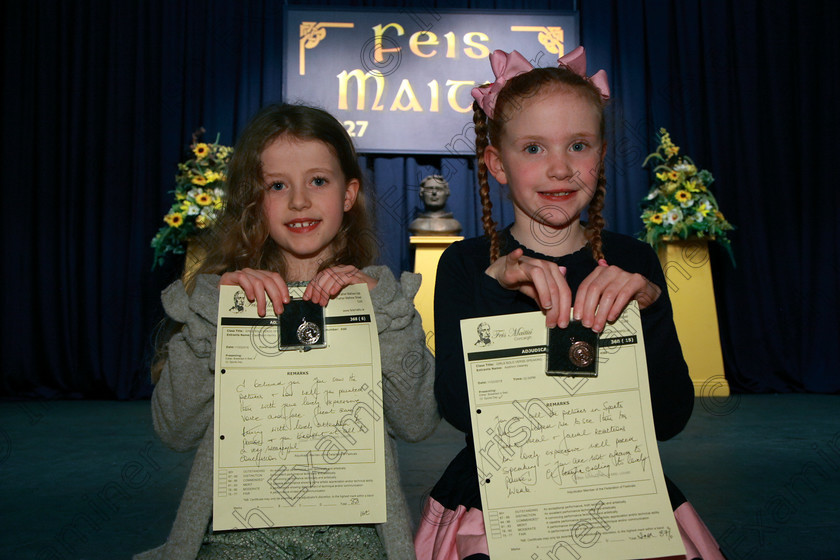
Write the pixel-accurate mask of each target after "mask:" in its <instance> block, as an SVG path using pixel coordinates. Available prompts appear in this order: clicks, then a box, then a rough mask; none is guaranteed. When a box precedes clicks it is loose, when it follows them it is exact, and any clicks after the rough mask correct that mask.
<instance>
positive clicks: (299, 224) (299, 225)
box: [289, 222, 315, 228]
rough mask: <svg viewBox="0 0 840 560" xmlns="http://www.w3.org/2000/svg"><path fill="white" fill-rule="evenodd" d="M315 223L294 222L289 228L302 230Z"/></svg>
mask: <svg viewBox="0 0 840 560" xmlns="http://www.w3.org/2000/svg"><path fill="white" fill-rule="evenodd" d="M314 223H315V222H294V223H291V224H289V227H293V228H302V227H309V226H311V225H313V224H314Z"/></svg>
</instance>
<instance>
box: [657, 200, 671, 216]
mask: <svg viewBox="0 0 840 560" xmlns="http://www.w3.org/2000/svg"><path fill="white" fill-rule="evenodd" d="M659 209H660V210H662V213H663V214H667V213H668V212H670V211H671V210H673V209H674V205H673V204H671V203H670V202H669V203H668V204H663V205H662V206H660V207H659Z"/></svg>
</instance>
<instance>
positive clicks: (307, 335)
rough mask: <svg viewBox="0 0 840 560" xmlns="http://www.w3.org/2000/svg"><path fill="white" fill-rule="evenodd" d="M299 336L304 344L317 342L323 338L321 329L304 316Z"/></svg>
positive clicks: (298, 332) (298, 330) (299, 328)
mask: <svg viewBox="0 0 840 560" xmlns="http://www.w3.org/2000/svg"><path fill="white" fill-rule="evenodd" d="M297 337H298V340H299V341H300V342H301V343H302V344H315V343H316V342H318V339H319V338H321V329H320V328H318V325H316V324H315V323H313V322H311V321H307V320H306V317H304V318H303V320H302V321H301V322H300V326H298V328H297Z"/></svg>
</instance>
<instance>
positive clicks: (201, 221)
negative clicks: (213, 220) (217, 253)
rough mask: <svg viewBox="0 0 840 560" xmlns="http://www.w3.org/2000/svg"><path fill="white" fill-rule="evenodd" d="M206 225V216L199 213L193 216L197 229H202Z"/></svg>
mask: <svg viewBox="0 0 840 560" xmlns="http://www.w3.org/2000/svg"><path fill="white" fill-rule="evenodd" d="M208 225H209V222H208V221H207V216H202V215H201V214H199V215H198V216H196V217H195V227H197V228H198V229H204V228H206V227H207V226H208Z"/></svg>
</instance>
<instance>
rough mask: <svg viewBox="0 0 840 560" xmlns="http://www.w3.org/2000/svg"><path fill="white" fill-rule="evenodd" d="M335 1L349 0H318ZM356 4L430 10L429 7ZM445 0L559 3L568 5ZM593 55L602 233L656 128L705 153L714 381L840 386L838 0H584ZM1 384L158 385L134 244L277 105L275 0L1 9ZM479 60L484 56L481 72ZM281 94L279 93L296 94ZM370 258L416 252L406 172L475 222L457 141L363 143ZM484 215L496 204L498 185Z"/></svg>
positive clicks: (640, 182)
mask: <svg viewBox="0 0 840 560" xmlns="http://www.w3.org/2000/svg"><path fill="white" fill-rule="evenodd" d="M322 4H327V5H336V6H347V5H348V2H346V1H344V2H322ZM349 5H357V6H375V7H393V6H399V7H401V8H405V9H412V7H418V8H420V7H422V8H423V9H427V7H428V5H429V3H426V2H411V1H406V2H363V3H362V2H355V3H350V4H349ZM437 5H438V6H440V7H441V8H478V9H492V8H499V9H540V10H545V9H567V8H569V7H570V6H571V5H572V3H571V2H570V1H563V2H560V1H554V2H552V1H543V2H527V1H526V2H522V1H507V2H503V1H498V2H467V1H451V2H450V1H447V2H441V3H438V4H437ZM577 7H578V9H579V10H580V22H581V36H582V42H583V44H584V45H585V46H586V47H587V54H588V62H589V68H590V71H594V70H596V69H598V68H604V69H606V70H607V72H608V74H609V77H610V85H611V88H612V92H613V100H612V104H611V107H610V111H609V116H610V126H609V131H608V138H607V139H608V142H609V154H608V157H607V164H608V167H607V170H608V191H609V194H608V197H607V207H606V211H605V216H606V218H607V220H608V227H610V228H611V229H613V230H616V231H619V232H622V233H628V234H635V233H637V232H638V231H639V230H641V221H640V220H639V218H638V214H639V211H638V203H639V200H640V199H641V198H642V197H643V196H644V195H645V194H646V192H647V190H648V181H649V179H648V174H647V172H646V171H645V170H642V169H641V168H640V165H641V162H642V160H643V158H644V156H645V155H646V154H647V153H648V152H650V151H652V149H653V148H654V147H655V143H656V142H655V133H656V130H658V128H659V127H661V126H664V127H666V128H668V130H669V131H670V132H671V134H672V137H673V138H674V140H675V141H676V143H677V144H679V145H680V146H682V149H683V151H684V152H685V153H688V154H690V155H691V156H692V157H693V158H694V160H695V161H696V162H697V163H698V164H699V165H700V166H701V167H704V168H708V169H710V170H711V171H712V172H713V173H714V175H715V177H716V179H717V180H716V182H715V184H714V185H713V191H714V193H715V194H716V196H717V198H718V200H719V202H720V204H721V208H722V209H723V211H724V212H725V213H726V215H727V217H728V218H729V219H730V221H732V222H733V223H734V224H736V225H737V226H738V230H737V231H736V232H735V233H734V234H733V235H732V241H733V247H734V249H735V253H736V258H737V261H738V266H737V268H733V267H732V266H731V264H729V263H728V261H727V259H726V257H725V255H723V254H722V253H721V252H720V251H717V250H716V249H715V248H714V246H713V253H712V257H713V269H714V273H715V281H716V291H717V297H718V313H719V317H720V327H721V336H722V342H723V349H724V359H725V363H726V368H727V376H728V378H729V381H730V383H731V385H732V387H733V388H734V389H735V390H737V391H746V392H767V391H819V392H838V391H840V376H838V375H837V373H836V372H837V370H838V365H840V345H838V344H837V340H840V321H839V320H838V316H837V308H838V306H837V303H838V302H837V293H838V291H840V274H838V260H840V247H838V245H840V229H838V226H837V223H838V220H837V218H836V212H837V211H836V209H837V208H838V207H840V205H838V202H840V201H838V198H840V195H838V189H837V188H836V187H835V186H834V185H833V180H834V175H835V173H834V172H833V169H832V168H831V166H832V164H833V158H832V156H833V154H830V153H829V150H830V149H832V148H833V146H834V144H836V142H834V141H833V140H832V139H833V138H834V136H835V134H836V130H838V125H840V122H838V121H839V120H840V119H838V111H836V110H835V109H833V108H832V107H833V105H834V103H835V102H836V101H835V100H836V99H838V98H840V85H838V77H837V73H836V72H834V66H835V63H834V61H836V60H838V55H840V52H838V51H839V50H840V46H838V43H837V41H832V40H830V37H831V36H833V33H834V30H835V28H836V27H837V24H838V23H840V17H838V16H840V8H838V6H837V5H836V4H835V3H834V2H829V1H825V2H816V1H812V2H801V3H793V2H788V1H783V0H764V1H759V0H715V1H701V0H683V1H680V2H665V1H652V0H647V1H646V0H581V1H580V2H578V4H577ZM0 13H2V17H3V21H4V23H5V25H4V33H3V37H2V39H1V40H2V45H3V47H2V61H3V62H2V77H3V84H4V85H3V92H2V96H3V97H2V100H3V109H2V110H3V122H2V127H3V135H2V138H1V139H0V142H2V148H1V149H2V154H3V161H4V163H5V165H4V166H3V168H4V173H3V194H4V197H3V205H2V207H3V210H2V211H3V220H2V228H3V240H2V243H3V249H4V252H3V257H4V258H3V259H2V265H0V266H2V269H0V270H2V273H3V280H4V282H3V292H2V308H3V310H4V314H3V320H2V323H1V324H2V327H0V329H2V330H0V341H2V377H0V379H1V380H2V382H0V395H2V396H5V397H20V398H27V397H46V398H59V397H70V398H119V399H128V398H142V397H145V396H148V395H149V393H150V389H151V386H150V383H149V376H148V366H149V362H150V360H151V356H152V348H153V334H152V333H153V332H154V331H153V329H154V326H155V324H156V323H157V321H159V320H160V318H161V316H162V311H161V309H160V305H159V303H158V294H159V292H160V290H161V289H162V288H163V287H164V286H165V285H166V284H167V283H168V282H169V281H171V280H172V279H173V278H175V277H177V275H178V272H179V270H180V266H181V263H178V262H174V261H173V262H172V263H170V264H169V265H168V266H167V267H166V268H164V269H159V270H156V271H154V272H152V271H151V255H152V253H151V250H150V248H149V240H150V239H151V238H152V236H153V234H154V233H155V231H156V230H157V228H158V227H159V226H160V224H161V217H162V216H163V214H164V212H165V210H166V209H167V208H168V206H169V203H170V196H171V195H170V194H169V192H168V191H169V190H170V189H171V188H172V187H173V176H174V173H175V170H176V163H177V162H178V161H180V160H181V159H182V158H183V157H184V156H185V155H186V149H187V145H188V144H189V140H190V136H191V134H192V132H193V131H194V130H195V129H196V128H198V127H199V126H203V127H205V128H206V129H207V131H208V133H207V135H206V136H205V138H208V139H214V138H215V135H216V133H218V134H219V135H220V140H221V141H222V142H225V143H233V142H234V140H235V138H236V134H237V132H238V131H239V130H241V128H242V126H243V125H244V123H245V121H246V120H247V118H248V116H249V115H251V114H252V113H253V112H254V111H256V110H257V109H258V108H259V107H260V106H262V105H264V104H266V103H269V102H273V101H279V100H282V99H283V97H284V95H283V94H284V92H283V91H282V43H283V37H282V28H283V26H282V23H283V22H282V16H283V4H282V3H281V2H274V1H268V0H250V1H243V2H233V1H231V0H202V1H197V0H171V1H163V0H150V1H145V2H106V1H103V0H99V1H96V0H87V1H78V2H69V3H68V2H57V1H55V0H46V1H43V2H33V3H24V2H7V3H5V4H4V7H3V8H2V12H0ZM488 78H490V70H489V64H488V68H487V73H486V74H485V75H482V76H476V79H477V80H483V79H488ZM292 100H294V99H292ZM362 159H363V163H364V166H365V168H366V169H367V170H368V172H369V178H370V180H371V185H372V192H373V194H374V197H373V199H374V207H375V208H376V211H377V227H378V230H379V234H380V238H381V240H382V246H381V257H382V262H383V263H385V264H387V265H389V266H390V267H391V268H392V269H394V270H395V271H396V270H399V269H410V267H411V250H410V247H409V245H408V232H407V231H406V229H405V228H406V225H407V224H408V222H410V221H411V219H413V217H414V214H415V212H416V211H417V210H418V209H419V207H420V203H419V199H418V196H417V195H418V192H417V189H418V185H419V182H420V180H421V179H422V178H423V177H425V176H426V175H429V174H432V173H440V174H443V175H444V176H446V177H447V179H448V180H449V182H450V185H451V188H452V196H451V198H450V199H449V204H450V207H451V208H450V209H451V210H452V211H453V212H454V213H455V216H456V217H457V218H458V219H459V220H460V221H461V223H462V224H463V226H464V233H465V235H468V236H472V235H477V234H479V233H480V231H481V222H480V209H479V205H478V196H477V192H476V186H475V180H474V174H475V166H474V162H473V161H472V160H471V159H470V158H467V157H464V158H451V157H446V158H444V157H440V156H404V155H400V154H394V155H387V156H386V155H375V156H374V155H369V156H363V157H362ZM493 198H494V202H495V209H494V212H495V218H496V220H497V221H498V222H499V223H500V225H506V224H507V223H509V222H510V221H511V220H512V218H513V215H512V211H511V209H510V204H509V202H508V201H507V200H506V198H505V194H504V192H503V191H501V190H500V189H499V188H498V186H497V185H494V190H493Z"/></svg>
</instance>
